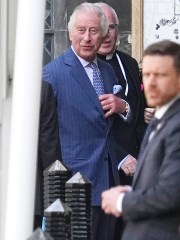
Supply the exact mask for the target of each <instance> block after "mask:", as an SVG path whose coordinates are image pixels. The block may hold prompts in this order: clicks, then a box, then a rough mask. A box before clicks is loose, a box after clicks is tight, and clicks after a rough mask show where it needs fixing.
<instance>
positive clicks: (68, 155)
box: [43, 48, 126, 206]
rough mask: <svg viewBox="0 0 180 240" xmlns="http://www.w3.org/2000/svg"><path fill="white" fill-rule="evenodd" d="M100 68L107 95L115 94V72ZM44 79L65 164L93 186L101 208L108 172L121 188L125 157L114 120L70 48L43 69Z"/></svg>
mask: <svg viewBox="0 0 180 240" xmlns="http://www.w3.org/2000/svg"><path fill="white" fill-rule="evenodd" d="M98 66H99V70H100V72H101V76H102V79H103V82H104V88H105V92H106V93H112V92H113V85H114V84H117V79H116V76H115V74H114V71H113V69H112V68H111V66H110V65H109V64H107V63H105V62H104V61H101V60H98ZM43 79H44V80H45V81H48V82H49V83H50V84H51V85H52V87H53V91H54V95H55V96H56V99H57V104H58V106H57V109H58V116H59V127H60V139H61V150H62V158H63V162H64V163H65V165H66V166H68V167H69V168H70V169H72V170H73V172H74V173H76V172H78V171H79V172H80V173H81V174H83V175H85V176H86V177H87V178H88V179H89V180H90V181H91V182H92V184H93V186H92V205H94V206H99V205H100V204H101V192H102V191H103V190H105V189H108V188H109V184H110V180H109V171H110V170H111V171H112V172H113V176H114V180H115V182H116V183H117V184H118V183H119V176H118V170H117V165H118V163H119V161H121V160H122V159H123V158H124V157H125V155H126V154H125V153H124V152H123V150H122V149H120V148H119V149H116V148H115V145H114V144H115V143H114V139H113V135H112V129H113V120H114V117H113V116H111V117H110V118H108V120H107V119H105V117H104V112H103V110H102V107H101V104H100V101H99V99H98V96H97V94H96V93H95V90H94V88H93V86H92V84H91V82H90V79H89V78H88V76H87V74H86V72H85V70H84V68H83V66H82V64H81V63H80V61H79V59H78V58H77V56H76V55H75V54H74V52H73V51H72V49H71V48H69V49H67V51H66V52H65V53H64V54H62V55H61V56H60V57H58V58H57V59H55V60H54V61H53V62H51V63H49V64H48V65H46V66H45V67H44V69H43ZM121 150H122V151H121ZM108 156H110V158H111V160H112V161H111V162H110V164H109V161H108ZM110 165H111V166H110Z"/></svg>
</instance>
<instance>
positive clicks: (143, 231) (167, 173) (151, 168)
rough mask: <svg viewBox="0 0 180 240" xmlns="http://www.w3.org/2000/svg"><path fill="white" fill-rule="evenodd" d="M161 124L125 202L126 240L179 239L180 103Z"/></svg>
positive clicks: (176, 104)
mask: <svg viewBox="0 0 180 240" xmlns="http://www.w3.org/2000/svg"><path fill="white" fill-rule="evenodd" d="M160 123H161V128H160V129H158V130H156V132H155V135H154V137H153V138H152V139H151V140H150V142H149V143H148V145H147V147H146V149H145V151H144V152H143V153H142V154H141V155H140V159H139V160H138V167H137V170H136V173H135V175H134V179H133V192H131V193H128V194H126V195H125V197H124V199H123V206H122V212H123V217H124V219H125V220H126V221H127V225H126V228H125V232H124V235H123V238H122V239H123V240H129V239H131V240H144V239H146V240H178V239H180V237H179V235H178V226H179V223H180V99H178V100H177V101H176V102H175V103H174V104H173V105H172V106H171V107H170V108H169V109H168V111H167V112H166V113H165V115H164V116H163V118H162V120H161V121H160Z"/></svg>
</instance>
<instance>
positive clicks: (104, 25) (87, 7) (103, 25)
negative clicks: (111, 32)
mask: <svg viewBox="0 0 180 240" xmlns="http://www.w3.org/2000/svg"><path fill="white" fill-rule="evenodd" d="M85 10H88V11H91V12H95V13H97V14H98V16H99V17H100V24H101V30H102V35H103V37H104V36H106V34H107V32H108V22H107V19H106V16H105V15H104V13H103V11H102V10H101V8H100V7H98V6H97V5H95V4H93V3H87V2H85V3H82V4H80V5H78V6H77V7H76V8H75V9H74V11H73V13H72V15H71V16H70V19H69V23H68V31H69V32H72V31H73V28H74V25H75V22H76V16H77V15H78V13H80V12H83V11H85Z"/></svg>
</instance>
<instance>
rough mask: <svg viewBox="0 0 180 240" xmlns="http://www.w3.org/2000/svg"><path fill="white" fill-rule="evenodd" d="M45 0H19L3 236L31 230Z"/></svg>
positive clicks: (21, 237) (20, 238) (18, 239)
mask: <svg viewBox="0 0 180 240" xmlns="http://www.w3.org/2000/svg"><path fill="white" fill-rule="evenodd" d="M44 13H45V0H38V1H37V0H19V1H18V18H17V31H16V49H15V66H14V79H13V99H12V124H11V135H10V159H9V167H8V185H7V204H6V211H5V215H6V216H5V232H4V239H3V240H10V239H13V240H25V239H27V238H28V237H29V236H30V235H31V234H32V226H33V211H34V192H35V176H36V157H37V140H38V122H39V105H40V104H39V102H40V101H39V100H40V87H41V70H42V52H43V29H44Z"/></svg>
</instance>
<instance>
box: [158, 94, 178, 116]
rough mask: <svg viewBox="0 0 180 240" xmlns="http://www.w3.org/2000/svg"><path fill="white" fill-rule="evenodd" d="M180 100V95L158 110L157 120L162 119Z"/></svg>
mask: <svg viewBox="0 0 180 240" xmlns="http://www.w3.org/2000/svg"><path fill="white" fill-rule="evenodd" d="M178 98H180V95H178V96H176V97H174V98H173V99H172V100H171V101H170V102H168V103H167V104H165V105H164V106H162V107H160V108H158V109H157V110H156V112H155V117H156V118H157V119H159V120H160V119H161V118H162V117H163V116H164V114H165V113H166V112H167V110H168V109H169V108H170V106H171V105H172V104H173V103H174V102H175V101H176V100H177V99H178Z"/></svg>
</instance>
